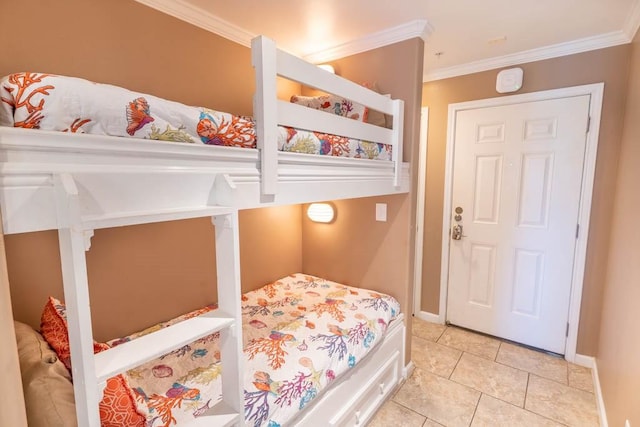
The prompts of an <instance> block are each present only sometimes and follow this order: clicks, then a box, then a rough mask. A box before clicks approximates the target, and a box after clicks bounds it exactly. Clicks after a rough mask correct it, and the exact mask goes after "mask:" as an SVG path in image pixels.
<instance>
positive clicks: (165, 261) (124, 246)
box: [5, 206, 302, 341]
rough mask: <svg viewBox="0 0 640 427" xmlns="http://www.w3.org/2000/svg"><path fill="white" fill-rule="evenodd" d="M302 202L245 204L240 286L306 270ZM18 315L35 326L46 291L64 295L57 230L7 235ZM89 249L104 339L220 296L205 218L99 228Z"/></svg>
mask: <svg viewBox="0 0 640 427" xmlns="http://www.w3.org/2000/svg"><path fill="white" fill-rule="evenodd" d="M300 217H301V210H300V206H283V207H275V208H263V209H252V210H245V211H241V212H240V263H241V266H242V271H241V279H242V285H243V291H248V290H251V289H255V288H256V287H258V286H261V285H264V284H266V283H268V282H269V281H272V280H276V279H278V278H280V277H284V276H286V275H288V274H291V273H295V272H298V271H301V270H302V255H301V251H300V246H301V241H302V227H301V219H300ZM5 239H6V242H7V262H8V265H9V277H10V283H11V297H12V300H13V311H14V317H15V318H16V319H17V320H21V321H23V322H25V323H28V324H30V325H32V326H34V327H36V328H37V327H38V326H39V323H40V315H41V313H42V307H43V306H44V303H45V302H46V299H47V297H48V296H49V295H53V296H55V297H57V298H60V299H63V292H62V273H61V270H60V256H59V251H58V239H57V233H56V232H55V231H46V232H41V233H28V234H19V235H9V236H5ZM91 243H92V244H91V250H90V251H89V252H87V269H88V272H89V284H90V297H91V309H92V315H93V316H92V317H93V325H94V334H95V338H96V339H97V340H99V341H104V340H106V339H110V338H114V337H118V336H123V335H127V334H129V333H131V332H134V331H137V330H140V329H143V328H145V327H147V326H150V325H152V324H154V323H156V322H159V321H161V320H165V319H169V318H172V317H175V316H178V315H180V314H182V313H185V312H187V311H189V310H193V309H195V308H199V307H202V306H204V305H206V304H210V303H212V302H214V301H216V300H217V297H216V292H215V283H216V269H215V234H214V227H213V225H212V224H211V221H210V220H209V219H208V218H200V219H194V220H189V221H176V222H167V223H159V224H145V225H140V226H135V227H122V228H114V229H107V230H96V233H95V236H94V237H93V239H92V242H91Z"/></svg>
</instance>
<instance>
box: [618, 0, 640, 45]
mask: <svg viewBox="0 0 640 427" xmlns="http://www.w3.org/2000/svg"><path fill="white" fill-rule="evenodd" d="M638 28H640V0H636V2H635V3H634V4H633V6H632V7H631V13H629V15H627V20H626V22H625V23H624V28H623V29H622V31H624V33H625V34H626V35H627V37H628V38H629V41H631V40H633V38H634V37H635V36H636V33H637V32H638Z"/></svg>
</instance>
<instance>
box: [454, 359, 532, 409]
mask: <svg viewBox="0 0 640 427" xmlns="http://www.w3.org/2000/svg"><path fill="white" fill-rule="evenodd" d="M527 376H528V374H527V373H526V372H524V371H521V370H519V369H515V368H511V367H509V366H505V365H501V364H499V363H496V362H492V361H491V360H487V359H485V358H483V357H478V356H474V355H473V354H469V353H463V354H462V357H461V358H460V361H459V362H458V365H457V366H456V369H455V370H454V371H453V374H451V380H452V381H455V382H458V383H460V384H464V385H467V386H469V387H473V388H474V389H476V390H479V391H481V392H483V393H487V394H488V395H490V396H493V397H497V398H498V399H501V400H504V401H505V402H509V403H512V404H514V405H516V406H519V407H521V408H522V407H523V405H524V398H525V393H526V390H527Z"/></svg>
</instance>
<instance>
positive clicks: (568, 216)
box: [447, 95, 590, 354]
mask: <svg viewBox="0 0 640 427" xmlns="http://www.w3.org/2000/svg"><path fill="white" fill-rule="evenodd" d="M589 101H590V96H589V95H583V96H574V97H568V98H561V99H552V100H545V101H536V102H528V103H522V104H512V105H506V106H499V107H489V108H479V109H473V110H464V111H458V112H457V114H456V118H455V136H454V144H455V147H454V150H455V151H454V168H453V174H454V176H453V188H452V203H451V206H452V212H451V224H452V231H455V230H454V228H455V227H456V226H461V236H460V240H454V239H455V238H456V237H458V236H456V235H455V234H456V233H455V232H452V235H451V240H450V247H449V276H448V277H449V283H448V299H447V320H448V321H449V322H451V323H453V324H455V325H459V326H463V327H467V328H470V329H474V330H477V331H481V332H485V333H488V334H491V335H495V336H498V337H502V338H506V339H509V340H513V341H517V342H520V343H523V344H527V345H530V346H533V347H537V348H541V349H545V350H549V351H552V352H556V353H562V354H563V353H564V352H565V343H566V333H567V332H566V331H567V319H568V310H569V300H570V293H571V278H572V268H573V257H574V249H575V244H576V233H577V225H578V212H579V202H580V190H581V179H582V168H583V162H584V153H585V145H586V133H587V126H588V117H589ZM456 210H457V211H458V213H457V212H456ZM456 215H459V216H457V217H456Z"/></svg>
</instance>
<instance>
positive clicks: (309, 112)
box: [251, 36, 404, 198]
mask: <svg viewBox="0 0 640 427" xmlns="http://www.w3.org/2000/svg"><path fill="white" fill-rule="evenodd" d="M251 50H252V63H253V66H254V68H255V70H256V93H255V96H254V106H253V110H254V116H255V119H256V134H257V137H258V149H259V150H260V167H261V176H262V180H261V193H262V196H263V197H267V198H268V197H272V196H273V195H275V194H276V192H277V185H278V146H277V144H278V142H277V136H278V135H277V126H278V125H284V126H290V127H295V128H299V129H308V130H314V131H321V132H324V133H330V134H334V135H342V136H348V137H350V138H356V139H361V140H366V141H371V142H379V143H383V144H388V145H391V146H392V160H393V162H394V186H395V187H398V186H399V185H400V176H401V172H402V137H403V135H402V132H403V125H404V123H403V113H404V102H403V101H402V100H391V99H389V98H387V97H385V96H383V95H380V94H377V93H375V92H374V91H372V90H369V89H367V88H365V87H363V86H361V85H358V84H356V83H353V82H351V81H349V80H346V79H344V78H341V77H338V76H336V75H334V74H331V73H329V72H327V71H324V70H322V69H320V68H318V67H317V66H315V65H313V64H311V63H308V62H306V61H304V60H302V59H300V58H297V57H295V56H293V55H291V54H289V53H286V52H284V51H282V50H279V49H277V48H276V45H275V43H274V41H273V40H270V39H269V38H267V37H264V36H258V37H256V38H254V39H253V40H252V42H251ZM277 76H280V77H283V78H286V79H288V80H293V81H295V82H298V83H301V84H303V85H305V86H308V87H311V88H314V89H318V90H321V91H323V92H327V93H331V94H334V95H339V96H341V97H344V98H346V99H349V100H351V101H353V102H357V103H359V104H363V105H365V106H367V107H369V108H372V109H374V110H376V111H380V112H382V113H384V114H388V115H391V116H392V117H393V126H392V129H386V128H382V127H379V126H375V125H371V124H368V123H361V122H358V121H355V120H351V119H348V118H345V117H340V116H334V115H330V114H327V113H325V112H322V111H317V110H313V109H311V108H307V107H303V106H300V105H297V104H292V103H289V102H285V101H281V100H278V99H277V88H276V85H277Z"/></svg>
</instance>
